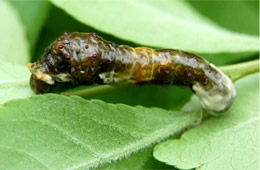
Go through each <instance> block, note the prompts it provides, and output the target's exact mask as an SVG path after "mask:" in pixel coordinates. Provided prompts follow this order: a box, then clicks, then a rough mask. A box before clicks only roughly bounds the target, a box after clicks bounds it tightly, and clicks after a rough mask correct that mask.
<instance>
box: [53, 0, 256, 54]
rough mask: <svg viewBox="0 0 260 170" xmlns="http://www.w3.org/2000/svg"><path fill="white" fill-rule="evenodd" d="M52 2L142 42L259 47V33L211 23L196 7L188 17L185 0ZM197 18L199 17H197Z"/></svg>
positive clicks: (210, 48)
mask: <svg viewBox="0 0 260 170" xmlns="http://www.w3.org/2000/svg"><path fill="white" fill-rule="evenodd" d="M51 2H53V3H54V4H55V5H57V6H58V7H60V8H62V9H63V10H65V11H66V12H67V13H69V14H70V15H72V16H73V17H74V18H75V19H77V20H79V21H80V22H82V23H84V24H87V25H90V26H93V27H94V28H97V29H98V30H101V31H104V32H107V33H110V34H112V35H115V36H117V37H120V38H122V39H125V40H130V41H134V42H137V43H140V44H146V45H149V46H156V47H165V48H176V49H183V50H187V51H193V52H198V53H221V52H257V51H258V39H257V37H254V36H248V35H243V34H237V33H232V32H230V31H227V30H224V29H222V28H220V27H217V26H215V25H211V23H210V22H206V21H205V20H204V19H200V18H199V17H200V15H199V14H196V12H195V11H194V12H193V11H190V13H194V14H193V15H192V16H193V17H192V18H191V19H187V18H188V17H189V16H191V15H188V16H186V15H185V11H187V9H186V8H189V7H188V4H187V3H186V2H185V1H171V0H166V1H161V3H164V5H163V6H168V8H171V9H167V10H165V9H164V8H162V5H160V6H158V5H157V4H158V3H157V1H153V0H152V1H148V0H144V1H138V0H124V1H122V0H113V1H111V0H110V1H105V2H104V1H97V0H88V1H86V0H79V1H76V2H74V1H64V0H51ZM180 3H181V4H182V5H181V9H182V10H180V9H179V7H180V5H178V4H180ZM175 4H176V5H175ZM177 8H178V9H177ZM175 10H177V11H179V12H180V13H181V12H182V11H183V12H184V13H182V14H178V15H176V13H173V12H172V11H175ZM97 11H99V12H98V13H97ZM119 14H120V15H119ZM104 16H105V19H104ZM183 16H185V17H183ZM194 18H198V19H196V20H195V21H193V20H194ZM202 20H203V22H202ZM198 35H199V36H198Z"/></svg>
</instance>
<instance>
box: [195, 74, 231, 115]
mask: <svg viewBox="0 0 260 170" xmlns="http://www.w3.org/2000/svg"><path fill="white" fill-rule="evenodd" d="M219 73H221V74H222V78H221V81H220V82H221V83H220V84H219V85H218V86H216V87H213V88H212V89H210V90H205V89H204V88H203V86H201V85H200V84H194V85H193V86H192V89H193V90H194V91H195V93H196V95H197V96H198V97H199V99H200V103H201V106H202V108H204V109H205V110H206V111H207V112H209V113H210V114H211V115H214V116H219V115H222V114H223V113H225V112H226V111H227V110H228V109H229V108H230V107H231V105H232V103H233V101H234V98H235V96H236V89H235V87H234V85H233V83H232V81H231V79H230V78H229V77H228V76H226V75H225V74H224V73H222V72H221V71H219Z"/></svg>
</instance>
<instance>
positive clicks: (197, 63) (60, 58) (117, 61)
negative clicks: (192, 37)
mask: <svg viewBox="0 0 260 170" xmlns="http://www.w3.org/2000/svg"><path fill="white" fill-rule="evenodd" d="M28 67H29V69H30V71H31V73H32V75H31V79H30V85H31V88H32V89H33V91H34V92H35V93H46V92H49V91H50V90H51V89H52V88H53V87H54V86H55V85H56V84H57V83H64V82H71V83H73V84H81V85H90V84H94V83H97V84H161V85H162V84H164V85H180V86H189V87H191V89H192V90H193V91H194V93H195V94H196V95H197V96H198V97H199V99H200V103H201V105H202V107H203V108H204V109H205V110H207V111H208V112H210V113H212V114H219V113H222V112H225V111H226V110H227V109H229V108H230V106H231V104H232V102H233V99H234V97H235V95H236V91H235V88H234V86H233V84H232V81H231V80H230V79H229V77H227V76H226V75H225V74H224V73H223V72H221V71H220V70H219V69H217V68H216V67H215V66H214V65H213V64H210V63H208V62H207V61H206V60H204V59H203V58H201V57H199V56H196V55H194V54H191V53H187V52H184V51H181V50H174V49H162V50H154V49H151V48H147V47H137V48H132V47H129V46H126V45H116V44H114V43H112V42H109V41H106V40H103V39H102V38H101V37H99V36H98V35H97V34H95V33H78V32H75V33H64V35H62V36H61V37H59V38H58V39H57V40H56V41H54V42H53V43H52V44H51V45H50V46H49V47H48V48H47V49H46V51H45V53H44V55H43V57H42V58H41V59H40V60H39V61H37V62H35V63H29V64H28Z"/></svg>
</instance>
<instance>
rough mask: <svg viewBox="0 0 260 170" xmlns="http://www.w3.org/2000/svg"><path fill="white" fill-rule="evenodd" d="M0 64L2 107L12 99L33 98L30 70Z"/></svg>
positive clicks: (0, 98) (18, 66) (13, 65)
mask: <svg viewBox="0 0 260 170" xmlns="http://www.w3.org/2000/svg"><path fill="white" fill-rule="evenodd" d="M0 63H1V67H0V105H1V104H3V103H4V102H6V101H8V100H11V99H16V98H25V97H28V96H31V95H32V94H33V93H32V91H31V89H30V85H29V78H30V72H29V69H28V68H27V67H26V66H20V65H16V64H10V63H7V62H3V61H0Z"/></svg>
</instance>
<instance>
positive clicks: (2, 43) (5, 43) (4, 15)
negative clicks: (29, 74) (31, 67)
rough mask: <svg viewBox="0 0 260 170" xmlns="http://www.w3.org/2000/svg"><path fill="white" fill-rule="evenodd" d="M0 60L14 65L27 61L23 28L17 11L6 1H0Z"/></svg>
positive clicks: (27, 55) (26, 43) (26, 46)
mask: <svg viewBox="0 0 260 170" xmlns="http://www.w3.org/2000/svg"><path fill="white" fill-rule="evenodd" d="M0 21H1V27H0V59H1V60H3V61H9V62H11V63H16V64H26V63H27V62H28V61H29V58H30V55H29V46H28V42H27V39H26V31H25V28H24V26H23V24H22V22H21V21H20V18H19V16H18V13H17V11H16V10H15V9H14V8H13V7H12V6H11V4H10V2H8V1H6V0H1V1H0Z"/></svg>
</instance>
